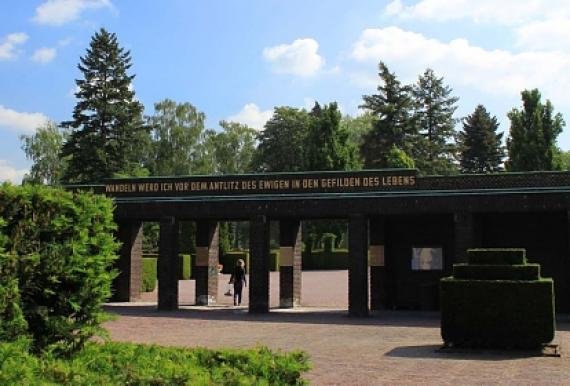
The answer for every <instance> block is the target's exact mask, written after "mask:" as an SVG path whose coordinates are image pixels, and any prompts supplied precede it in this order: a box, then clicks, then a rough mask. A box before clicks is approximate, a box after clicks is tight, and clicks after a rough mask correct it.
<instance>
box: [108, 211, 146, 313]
mask: <svg viewBox="0 0 570 386" xmlns="http://www.w3.org/2000/svg"><path fill="white" fill-rule="evenodd" d="M116 235H117V239H118V240H119V241H120V242H121V243H122V245H121V250H120V255H119V260H118V261H117V269H118V270H119V275H118V276H117V277H116V278H115V282H114V286H113V287H114V293H113V300H114V301H117V302H132V301H134V300H137V299H139V298H140V296H141V285H142V236H143V234H142V223H141V222H140V221H135V222H120V223H119V225H118V230H117V234H116Z"/></svg>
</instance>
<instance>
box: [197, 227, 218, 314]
mask: <svg viewBox="0 0 570 386" xmlns="http://www.w3.org/2000/svg"><path fill="white" fill-rule="evenodd" d="M219 246H220V227H219V226H218V223H217V222H216V221H205V220H202V221H197V222H196V267H195V275H194V277H195V278H196V305H200V306H208V305H211V304H216V302H217V300H218V299H217V298H218V263H219V254H220V248H219Z"/></svg>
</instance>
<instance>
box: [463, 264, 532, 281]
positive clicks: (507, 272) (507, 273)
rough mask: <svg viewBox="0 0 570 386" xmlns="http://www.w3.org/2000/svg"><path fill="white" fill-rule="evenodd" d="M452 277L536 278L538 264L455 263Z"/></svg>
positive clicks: (486, 278)
mask: <svg viewBox="0 0 570 386" xmlns="http://www.w3.org/2000/svg"><path fill="white" fill-rule="evenodd" d="M453 277H455V278H456V279H473V280H538V279H539V278H540V265H539V264H527V265H470V264H455V265H454V266H453Z"/></svg>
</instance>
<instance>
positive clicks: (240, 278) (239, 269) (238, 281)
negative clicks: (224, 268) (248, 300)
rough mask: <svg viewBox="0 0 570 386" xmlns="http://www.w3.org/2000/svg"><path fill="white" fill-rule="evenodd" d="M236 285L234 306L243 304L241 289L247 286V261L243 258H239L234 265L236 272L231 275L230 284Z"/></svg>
mask: <svg viewBox="0 0 570 386" xmlns="http://www.w3.org/2000/svg"><path fill="white" fill-rule="evenodd" d="M232 283H233V285H234V306H239V305H241V291H242V290H243V287H244V286H247V282H246V280H245V262H244V261H243V260H242V259H238V261H237V262H236V266H235V267H234V272H233V273H232V276H231V277H230V284H232Z"/></svg>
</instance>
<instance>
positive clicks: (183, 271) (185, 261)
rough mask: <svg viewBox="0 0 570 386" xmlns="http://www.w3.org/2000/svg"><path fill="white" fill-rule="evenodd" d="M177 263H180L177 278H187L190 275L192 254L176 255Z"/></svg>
mask: <svg viewBox="0 0 570 386" xmlns="http://www.w3.org/2000/svg"><path fill="white" fill-rule="evenodd" d="M178 263H179V264H180V269H179V270H178V272H180V277H179V278H178V279H179V280H188V279H190V276H191V275H192V256H191V255H186V254H184V255H178Z"/></svg>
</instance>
